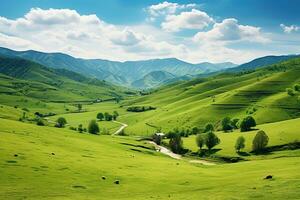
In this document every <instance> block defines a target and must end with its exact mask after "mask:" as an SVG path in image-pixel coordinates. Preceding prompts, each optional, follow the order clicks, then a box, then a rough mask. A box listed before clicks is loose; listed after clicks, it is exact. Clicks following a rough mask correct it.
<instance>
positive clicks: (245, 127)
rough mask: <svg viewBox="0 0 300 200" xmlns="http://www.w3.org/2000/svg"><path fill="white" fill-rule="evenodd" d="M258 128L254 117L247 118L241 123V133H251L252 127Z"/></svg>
mask: <svg viewBox="0 0 300 200" xmlns="http://www.w3.org/2000/svg"><path fill="white" fill-rule="evenodd" d="M254 126H256V122H255V119H254V118H253V117H252V116H247V117H246V118H244V119H243V121H242V122H241V125H240V128H241V132H245V131H250V130H251V128H252V127H254Z"/></svg>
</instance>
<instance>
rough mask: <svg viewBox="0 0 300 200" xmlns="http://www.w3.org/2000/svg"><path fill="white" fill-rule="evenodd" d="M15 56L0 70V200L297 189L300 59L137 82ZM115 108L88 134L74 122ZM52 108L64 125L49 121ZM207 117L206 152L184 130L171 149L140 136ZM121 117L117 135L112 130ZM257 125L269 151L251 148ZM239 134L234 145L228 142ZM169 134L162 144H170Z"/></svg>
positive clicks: (279, 194) (293, 194)
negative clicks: (149, 86)
mask: <svg viewBox="0 0 300 200" xmlns="http://www.w3.org/2000/svg"><path fill="white" fill-rule="evenodd" d="M2 61H3V62H8V61H7V60H5V59H4V60H2ZM10 62H11V61H10ZM15 62H17V61H15ZM17 63H18V64H17V65H15V63H14V62H12V63H11V67H16V68H18V66H20V65H19V61H18V62H17ZM26 66H27V68H26V69H27V70H25V72H23V73H22V74H21V75H20V74H19V73H12V72H11V71H10V70H7V71H4V72H5V73H4V72H3V73H4V74H5V75H1V76H0V199H137V200H141V199H174V200H175V199H178V200H179V199H180V200H182V199H187V200H190V199H209V200H212V199H266V200H268V199H278V200H279V199H299V196H300V190H299V188H300V170H299V169H300V159H299V158H300V150H299V148H298V147H297V146H296V148H290V146H289V145H291V144H298V143H299V141H300V128H299V127H300V92H299V90H297V89H292V88H294V86H295V84H299V83H300V76H299V73H300V59H294V60H289V61H285V62H282V63H278V64H275V65H272V66H266V67H264V68H261V69H257V70H252V71H246V72H239V73H220V74H215V75H212V76H209V77H204V78H203V77H202V78H201V77H198V78H197V77H195V78H194V79H192V80H187V81H180V82H176V83H172V84H169V85H166V86H162V87H160V88H156V89H153V90H149V91H147V92H145V91H143V92H141V91H132V90H129V89H126V88H123V87H119V86H114V85H111V84H109V83H106V82H103V81H97V80H93V79H88V78H85V77H82V76H80V75H78V74H77V75H76V74H75V75H76V76H75V75H74V74H71V75H69V73H71V72H68V73H66V72H64V73H61V72H57V71H53V70H49V69H45V68H44V67H43V66H40V65H37V64H33V63H31V62H30V63H27V64H26ZM16 70H17V71H18V72H19V71H20V70H21V71H22V70H23V68H21V69H20V68H18V69H16ZM48 76H49V77H50V78H47V79H46V78H45V77H48ZM57 82H58V83H60V84H57ZM287 88H291V90H292V94H288V92H287V90H286V89H287ZM79 104H80V105H81V109H78V105H79ZM150 106H151V108H153V109H151V110H149V109H148V110H147V109H145V108H149V107H150ZM129 108H138V109H129ZM114 111H117V112H118V114H119V116H118V117H117V119H116V121H112V120H102V121H101V120H97V121H96V125H98V126H99V128H100V132H99V133H98V134H89V133H87V132H88V131H87V132H83V133H80V132H79V131H78V130H75V128H78V126H79V125H80V124H82V126H83V128H87V129H88V127H89V124H90V122H91V120H96V116H97V114H98V113H106V112H107V113H110V114H113V112H114ZM49 114H51V115H49ZM227 116H228V117H231V118H232V119H233V118H237V119H239V120H240V121H241V120H242V119H243V118H244V117H246V116H252V117H253V118H254V119H255V120H256V122H257V126H255V127H252V130H251V131H248V132H240V130H239V129H235V130H233V131H230V132H224V131H222V130H221V129H222V119H223V118H224V117H227ZM58 118H64V119H65V120H66V124H64V125H65V126H64V127H61V128H57V119H58ZM40 121H42V122H43V124H40V126H38V125H37V124H38V122H40ZM122 123H123V125H122ZM207 123H212V125H213V126H214V128H215V131H214V132H215V134H216V135H217V137H218V138H219V139H220V143H219V144H218V145H216V146H215V147H214V148H213V150H214V152H213V153H211V154H209V155H205V156H203V155H200V154H199V148H198V147H197V145H196V136H195V135H189V136H188V137H181V139H182V145H183V147H184V149H185V150H186V152H184V153H182V155H181V156H182V158H181V159H174V158H172V157H170V156H168V155H169V154H168V153H164V152H163V151H159V150H157V149H156V148H155V146H154V145H152V144H150V143H149V141H150V140H151V139H152V137H151V136H152V135H153V134H154V133H157V132H162V133H168V132H169V131H172V130H174V129H176V128H178V129H179V130H187V129H189V130H192V128H195V127H196V128H198V132H199V134H203V133H201V132H202V130H203V129H204V127H205V125H206V124H207ZM124 124H125V125H128V126H127V127H126V128H124ZM42 125H44V126H42ZM55 126H56V127H55ZM58 127H59V126H58ZM121 127H123V128H124V133H125V134H123V135H124V136H121V135H117V134H114V133H116V131H117V130H119V129H120V128H121ZM72 129H73V130H72ZM259 130H263V131H264V132H265V133H266V134H267V135H268V137H269V142H268V144H267V148H269V149H270V151H268V152H264V153H263V154H254V153H253V152H252V141H253V139H254V137H255V135H256V134H257V132H258V131H259ZM239 136H244V138H245V148H244V149H242V151H241V152H240V153H237V152H236V150H235V148H234V146H235V142H236V140H237V138H238V137H239ZM169 141H170V140H169V139H168V138H165V139H164V140H163V142H164V143H163V144H162V145H164V147H166V148H170V145H168V144H169ZM279 147H280V148H279ZM160 150H161V149H160ZM224 158H229V160H230V158H238V160H236V162H235V163H233V162H231V161H228V160H226V159H224ZM201 161H203V162H204V161H205V162H208V163H209V164H210V165H206V164H205V163H201ZM237 161H238V162H237ZM267 176H272V178H270V179H265V178H266V177H267Z"/></svg>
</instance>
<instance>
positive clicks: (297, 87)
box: [294, 84, 300, 92]
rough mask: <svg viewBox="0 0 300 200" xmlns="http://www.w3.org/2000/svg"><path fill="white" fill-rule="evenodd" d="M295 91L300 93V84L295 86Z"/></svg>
mask: <svg viewBox="0 0 300 200" xmlns="http://www.w3.org/2000/svg"><path fill="white" fill-rule="evenodd" d="M294 90H295V91H298V92H299V91H300V84H295V85H294Z"/></svg>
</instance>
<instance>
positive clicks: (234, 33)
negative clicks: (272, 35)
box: [194, 18, 268, 42]
mask: <svg viewBox="0 0 300 200" xmlns="http://www.w3.org/2000/svg"><path fill="white" fill-rule="evenodd" d="M194 40H195V41H198V42H210V41H220V42H233V41H250V42H267V41H268V39H267V38H265V37H264V36H263V35H262V33H261V30H260V28H259V27H254V26H248V25H240V24H238V20H236V19H234V18H229V19H224V20H223V21H222V22H221V23H215V24H214V26H213V28H212V29H211V30H210V31H207V32H198V33H197V34H196V35H195V36H194Z"/></svg>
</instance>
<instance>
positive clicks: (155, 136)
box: [152, 134, 162, 145]
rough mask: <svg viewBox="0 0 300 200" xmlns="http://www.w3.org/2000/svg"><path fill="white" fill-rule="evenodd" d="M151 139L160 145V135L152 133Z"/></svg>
mask: <svg viewBox="0 0 300 200" xmlns="http://www.w3.org/2000/svg"><path fill="white" fill-rule="evenodd" d="M152 140H153V142H155V143H156V144H158V145H160V144H161V140H162V137H161V136H160V135H157V134H154V135H153V136H152Z"/></svg>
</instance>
